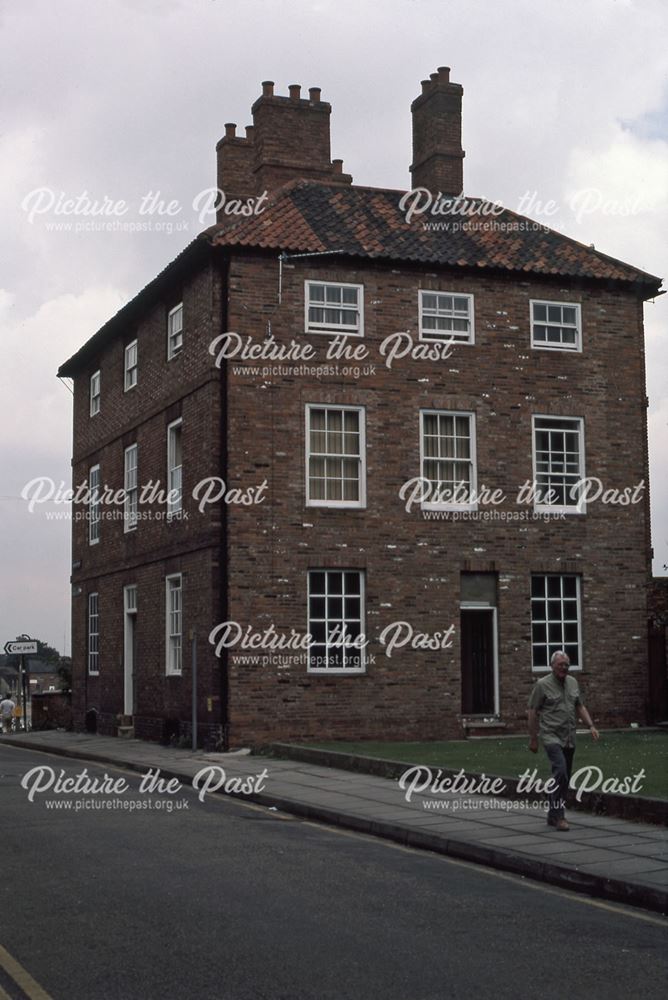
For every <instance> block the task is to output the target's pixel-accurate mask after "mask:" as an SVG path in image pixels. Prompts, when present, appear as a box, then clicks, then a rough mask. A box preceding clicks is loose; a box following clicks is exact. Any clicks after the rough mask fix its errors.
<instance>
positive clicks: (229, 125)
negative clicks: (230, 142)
mask: <svg viewBox="0 0 668 1000" xmlns="http://www.w3.org/2000/svg"><path fill="white" fill-rule="evenodd" d="M236 134H237V126H236V123H235V122H225V138H226V139H234V137H235V136H236Z"/></svg>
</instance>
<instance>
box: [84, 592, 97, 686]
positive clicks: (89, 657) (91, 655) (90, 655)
mask: <svg viewBox="0 0 668 1000" xmlns="http://www.w3.org/2000/svg"><path fill="white" fill-rule="evenodd" d="M92 598H95V612H93V611H92V610H91V599H92ZM92 619H95V626H96V629H97V631H95V632H93V631H92V629H91V621H92ZM93 636H94V637H95V640H96V642H95V647H96V648H95V649H94V650H93V649H91V645H92V644H91V639H92V638H93ZM93 660H94V662H95V664H96V668H95V669H93V668H92V663H93ZM86 666H87V670H88V675H89V676H90V677H97V676H99V673H100V594H99V591H97V590H93V591H91V592H90V593H89V594H88V601H87V606H86Z"/></svg>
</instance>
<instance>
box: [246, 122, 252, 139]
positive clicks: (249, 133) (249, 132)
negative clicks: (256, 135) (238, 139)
mask: <svg viewBox="0 0 668 1000" xmlns="http://www.w3.org/2000/svg"><path fill="white" fill-rule="evenodd" d="M246 138H247V139H252V138H253V126H252V125H246Z"/></svg>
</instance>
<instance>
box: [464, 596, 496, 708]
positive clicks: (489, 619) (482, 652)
mask: <svg viewBox="0 0 668 1000" xmlns="http://www.w3.org/2000/svg"><path fill="white" fill-rule="evenodd" d="M495 628H496V615H495V612H494V608H462V612H461V642H462V714H463V715H495V714H496V712H497V706H496V664H495V660H496V650H495V646H496V637H495V634H494V632H495Z"/></svg>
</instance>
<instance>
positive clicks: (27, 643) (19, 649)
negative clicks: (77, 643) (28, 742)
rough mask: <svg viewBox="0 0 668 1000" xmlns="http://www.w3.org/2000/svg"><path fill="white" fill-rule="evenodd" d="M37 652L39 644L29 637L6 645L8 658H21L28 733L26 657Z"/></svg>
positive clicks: (24, 708) (25, 727)
mask: <svg viewBox="0 0 668 1000" xmlns="http://www.w3.org/2000/svg"><path fill="white" fill-rule="evenodd" d="M36 652H37V642H36V641H35V640H34V639H31V638H30V636H29V635H23V636H21V638H20V639H16V640H15V641H14V642H6V643H5V653H7V655H8V656H20V657H21V693H22V695H23V728H24V731H25V732H26V733H27V732H28V674H27V671H26V669H25V656H26V655H27V654H29V653H36Z"/></svg>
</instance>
